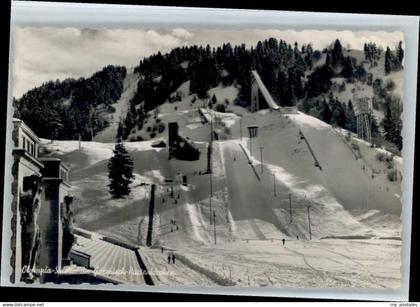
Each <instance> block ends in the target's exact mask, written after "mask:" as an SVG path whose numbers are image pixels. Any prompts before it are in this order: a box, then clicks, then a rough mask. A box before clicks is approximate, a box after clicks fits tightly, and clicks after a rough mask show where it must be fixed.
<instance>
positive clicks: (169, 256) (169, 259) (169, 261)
mask: <svg viewBox="0 0 420 307" xmlns="http://www.w3.org/2000/svg"><path fill="white" fill-rule="evenodd" d="M168 263H171V255H168Z"/></svg>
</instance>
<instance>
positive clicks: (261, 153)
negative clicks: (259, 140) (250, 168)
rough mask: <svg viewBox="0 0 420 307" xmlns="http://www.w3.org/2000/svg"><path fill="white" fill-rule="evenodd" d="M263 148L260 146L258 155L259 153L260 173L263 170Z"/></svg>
mask: <svg viewBox="0 0 420 307" xmlns="http://www.w3.org/2000/svg"><path fill="white" fill-rule="evenodd" d="M263 149H264V147H262V146H261V147H260V155H261V175H262V173H263V172H264V168H263Z"/></svg>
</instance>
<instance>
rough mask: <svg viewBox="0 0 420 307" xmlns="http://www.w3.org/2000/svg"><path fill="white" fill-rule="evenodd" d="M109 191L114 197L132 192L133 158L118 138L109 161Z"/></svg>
mask: <svg viewBox="0 0 420 307" xmlns="http://www.w3.org/2000/svg"><path fill="white" fill-rule="evenodd" d="M108 178H109V181H110V183H109V185H108V186H109V192H110V193H111V194H112V195H113V197H114V198H121V197H123V196H126V195H128V194H130V191H131V189H130V187H129V185H130V184H131V183H132V182H133V178H134V175H133V160H132V159H131V157H130V155H129V154H128V152H127V150H126V149H125V147H124V144H123V143H122V142H121V139H118V141H117V143H116V144H115V148H114V156H113V157H111V159H110V160H109V162H108Z"/></svg>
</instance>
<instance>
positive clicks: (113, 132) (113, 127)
mask: <svg viewBox="0 0 420 307" xmlns="http://www.w3.org/2000/svg"><path fill="white" fill-rule="evenodd" d="M138 78H139V77H138V74H137V73H134V69H133V68H131V69H129V70H128V71H127V75H126V77H125V79H124V84H123V87H124V89H123V93H122V95H121V97H120V99H119V100H118V101H117V102H116V103H115V104H113V105H112V106H113V107H114V108H115V112H113V113H111V114H109V116H108V121H109V123H110V124H109V126H108V127H107V128H105V129H104V130H102V131H100V132H99V133H98V134H97V135H95V137H94V138H93V140H94V141H95V142H105V143H108V142H115V140H116V138H117V131H118V123H119V122H121V120H122V119H124V118H125V116H126V115H127V110H128V108H129V102H130V99H131V98H132V97H133V96H134V94H135V92H136V90H137V82H138Z"/></svg>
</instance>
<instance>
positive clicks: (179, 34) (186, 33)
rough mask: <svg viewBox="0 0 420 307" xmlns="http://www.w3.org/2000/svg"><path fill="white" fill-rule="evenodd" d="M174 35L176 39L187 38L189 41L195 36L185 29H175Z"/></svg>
mask: <svg viewBox="0 0 420 307" xmlns="http://www.w3.org/2000/svg"><path fill="white" fill-rule="evenodd" d="M172 35H174V36H176V37H181V38H185V39H189V38H192V37H193V36H194V34H192V33H191V32H189V31H188V30H185V29H173V30H172Z"/></svg>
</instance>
